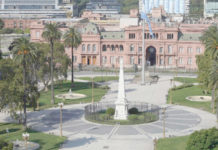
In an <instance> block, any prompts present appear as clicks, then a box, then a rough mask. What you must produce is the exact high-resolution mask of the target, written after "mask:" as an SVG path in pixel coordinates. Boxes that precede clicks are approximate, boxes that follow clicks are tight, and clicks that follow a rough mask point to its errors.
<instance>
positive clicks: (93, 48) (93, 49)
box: [92, 44, 96, 52]
mask: <svg viewBox="0 0 218 150" xmlns="http://www.w3.org/2000/svg"><path fill="white" fill-rule="evenodd" d="M92 51H93V52H95V51H96V45H95V44H93V45H92Z"/></svg>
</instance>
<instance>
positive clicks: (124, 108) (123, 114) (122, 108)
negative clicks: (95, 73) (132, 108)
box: [114, 58, 128, 120]
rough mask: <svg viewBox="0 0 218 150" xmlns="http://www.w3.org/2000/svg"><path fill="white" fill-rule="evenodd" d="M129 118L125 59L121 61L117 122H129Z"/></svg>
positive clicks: (116, 108)
mask: <svg viewBox="0 0 218 150" xmlns="http://www.w3.org/2000/svg"><path fill="white" fill-rule="evenodd" d="M127 118H128V102H127V100H126V94H125V84H124V72H123V58H121V59H120V74H119V87H118V97H117V100H116V101H115V114H114V119H115V120H127Z"/></svg>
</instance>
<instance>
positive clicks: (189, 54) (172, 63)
mask: <svg viewBox="0 0 218 150" xmlns="http://www.w3.org/2000/svg"><path fill="white" fill-rule="evenodd" d="M44 24H45V23H44V22H43V21H36V22H33V23H32V24H31V31H30V34H31V40H32V41H33V42H44V41H45V40H44V39H43V38H42V37H41V35H42V32H43V30H44ZM77 27H78V30H79V32H81V35H82V43H81V44H80V46H79V47H78V48H76V49H74V64H75V65H78V64H83V65H93V66H99V67H100V66H101V67H119V59H120V58H123V60H124V66H125V67H132V66H133V65H134V64H137V65H138V66H141V63H142V36H143V33H142V26H130V27H127V28H125V29H123V30H121V31H104V30H102V31H100V30H99V28H98V26H97V25H95V24H93V23H82V24H79V25H77ZM208 27H209V24H169V23H168V24H167V23H156V24H155V23H152V30H153V34H154V37H153V38H152V36H151V35H150V34H149V30H148V27H147V25H146V28H145V33H144V35H145V36H144V37H145V49H144V50H145V60H146V63H147V64H148V65H150V66H156V67H157V68H181V69H197V65H196V56H197V55H200V54H202V53H204V45H203V44H202V43H201V42H200V40H199V38H200V36H201V35H202V34H203V32H204V31H205V30H206V29H207V28H208ZM61 30H62V31H63V32H64V31H66V30H67V27H63V28H61ZM66 53H67V54H68V55H69V56H70V55H71V48H66Z"/></svg>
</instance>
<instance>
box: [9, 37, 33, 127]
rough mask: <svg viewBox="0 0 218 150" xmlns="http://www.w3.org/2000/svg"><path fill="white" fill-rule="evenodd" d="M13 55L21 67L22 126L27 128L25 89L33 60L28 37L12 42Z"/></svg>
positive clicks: (31, 45)
mask: <svg viewBox="0 0 218 150" xmlns="http://www.w3.org/2000/svg"><path fill="white" fill-rule="evenodd" d="M12 52H13V57H14V61H16V63H17V64H19V65H21V66H22V68H23V90H24V94H23V112H24V119H23V126H24V128H25V129H26V128H27V114H26V104H27V98H28V91H27V75H28V74H27V73H28V72H27V71H28V67H30V64H32V63H33V62H34V60H35V57H36V55H35V48H34V46H33V44H32V43H30V41H29V39H27V38H19V39H16V40H15V41H14V42H13V49H12Z"/></svg>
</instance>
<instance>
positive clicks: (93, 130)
mask: <svg viewBox="0 0 218 150" xmlns="http://www.w3.org/2000/svg"><path fill="white" fill-rule="evenodd" d="M132 78H133V76H131V75H128V76H126V80H125V81H126V84H125V86H126V97H127V100H128V101H137V102H139V101H140V102H148V103H151V104H156V105H159V106H161V105H163V104H166V95H167V92H168V89H169V88H170V78H172V77H170V76H161V77H160V80H159V82H158V83H157V84H151V85H144V86H141V85H139V84H136V83H133V82H132ZM108 85H109V86H110V87H111V90H109V92H108V93H107V94H106V95H105V96H104V97H103V99H102V101H112V100H114V101H115V100H116V98H117V92H118V91H117V87H118V82H115V81H113V82H109V83H108ZM84 106H85V104H77V105H68V106H64V109H63V134H64V136H67V137H68V140H67V141H66V142H65V143H64V144H63V146H62V148H61V149H62V150H103V149H108V150H119V149H125V150H132V149H137V150H152V149H153V138H155V137H158V138H161V137H163V119H162V117H161V118H160V120H158V121H156V122H152V123H148V124H141V125H125V126H120V125H102V124H95V123H91V122H88V121H86V120H85V119H84ZM1 118H3V117H2V115H1ZM59 120H60V118H59V108H51V109H47V110H43V111H39V112H30V113H29V114H28V125H29V126H31V127H32V128H33V129H36V130H38V131H42V132H46V133H50V134H57V135H59ZM165 125H166V136H167V137H170V136H182V135H188V134H190V133H192V132H193V131H195V130H200V129H206V128H211V127H214V126H216V117H215V115H213V114H210V113H208V112H205V111H201V110H198V109H194V108H189V107H185V106H176V105H168V107H167V109H166V123H165Z"/></svg>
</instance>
